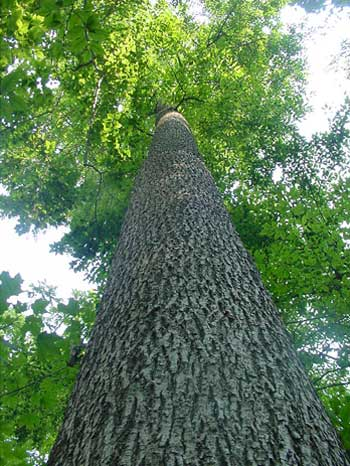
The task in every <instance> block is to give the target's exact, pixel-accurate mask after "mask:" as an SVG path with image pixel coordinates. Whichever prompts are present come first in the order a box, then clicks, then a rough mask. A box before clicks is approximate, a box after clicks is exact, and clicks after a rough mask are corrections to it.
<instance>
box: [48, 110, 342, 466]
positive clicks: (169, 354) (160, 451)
mask: <svg viewBox="0 0 350 466" xmlns="http://www.w3.org/2000/svg"><path fill="white" fill-rule="evenodd" d="M348 464H349V463H348V461H347V459H346V457H345V454H344V453H343V451H342V449H341V447H340V444H339V441H338V438H337V435H336V433H335V431H334V429H333V427H332V425H331V424H330V422H329V420H328V418H327V416H326V415H325V413H324V410H323V408H322V406H321V404H320V402H319V400H318V398H317V396H316V394H315V392H314V390H313V387H312V385H311V383H310V381H309V380H308V378H307V377H306V375H305V372H304V370H303V367H302V366H301V364H300V362H299V360H298V358H297V356H296V354H295V351H294V350H293V347H292V344H291V341H290V339H289V336H288V335H287V333H286V331H285V330H284V328H283V325H282V323H281V321H280V319H279V316H278V314H277V311H276V309H275V308H274V305H273V304H272V302H271V299H270V297H269V295H268V294H267V292H266V291H265V289H264V287H263V285H262V282H261V279H260V277H259V274H258V272H257V270H256V268H255V266H254V264H253V263H252V261H251V258H250V256H249V255H248V253H247V252H246V251H245V249H244V247H243V246H242V243H241V241H240V239H239V238H238V235H237V233H236V232H235V230H234V228H233V226H232V224H231V222H230V219H229V216H228V213H227V212H226V210H225V209H224V207H223V203H222V200H221V197H220V195H219V193H218V191H217V189H216V187H215V184H214V181H213V179H212V177H211V176H210V174H209V173H208V171H207V170H206V168H205V166H204V164H203V162H202V159H201V157H200V155H199V153H198V150H197V147H196V144H195V142H194V139H193V137H192V134H191V131H190V129H189V127H188V125H187V123H186V121H185V120H184V118H183V117H182V116H181V115H180V114H179V113H176V112H173V111H170V112H166V111H165V112H163V115H162V116H161V118H159V119H158V124H157V128H156V132H155V135H154V138H153V141H152V145H151V148H150V152H149V157H148V159H147V160H146V162H145V163H144V166H143V168H142V169H141V172H140V174H139V176H138V178H137V181H136V185H135V188H134V193H133V196H132V200H131V205H130V207H129V210H128V213H127V215H126V219H125V222H124V226H123V230H122V234H121V238H120V241H119V245H118V248H117V251H116V254H115V258H114V261H113V264H112V267H111V273H110V279H109V283H108V286H107V289H106V292H105V296H104V299H103V302H102V306H101V310H100V311H99V313H98V316H97V321H96V324H95V327H94V331H93V335H92V337H91V340H90V342H89V344H88V349H87V353H86V356H85V358H84V360H83V363H82V367H81V371H80V374H79V377H78V380H77V383H76V386H75V389H74V391H73V394H72V397H71V400H70V402H69V406H68V409H67V412H66V416H65V420H64V423H63V426H62V429H61V432H60V434H59V436H58V439H57V441H56V444H55V446H54V448H53V450H52V452H51V455H50V458H49V462H48V465H49V466H90V465H91V466H112V465H113V466H268V465H274V466H276V465H303V466H343V465H348Z"/></svg>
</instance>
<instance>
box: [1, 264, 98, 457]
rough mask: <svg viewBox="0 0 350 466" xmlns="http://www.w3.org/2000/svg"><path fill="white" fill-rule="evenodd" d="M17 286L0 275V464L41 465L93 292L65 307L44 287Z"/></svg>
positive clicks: (85, 331) (89, 318) (89, 317)
mask: <svg viewBox="0 0 350 466" xmlns="http://www.w3.org/2000/svg"><path fill="white" fill-rule="evenodd" d="M21 286H22V280H21V278H20V276H19V275H16V276H15V277H12V278H11V277H10V275H9V274H8V273H7V272H2V273H1V274H0V372H1V393H0V443H1V449H0V452H1V453H0V464H4V465H5V464H6V465H9V466H10V465H14V466H20V465H26V464H32V465H38V464H44V460H45V454H46V453H48V451H49V449H50V447H51V446H52V443H53V441H54V439H55V436H56V434H57V430H58V428H59V426H60V424H61V422H62V416H63V410H64V406H65V405H66V402H67V397H68V395H69V394H70V391H71V389H72V384H73V382H74V380H75V377H76V374H77V369H78V364H77V365H74V366H71V367H70V366H69V365H68V364H67V363H69V362H70V358H71V356H70V354H71V351H72V348H74V347H76V346H77V345H80V344H81V342H82V341H86V340H87V339H88V336H89V332H90V328H91V325H92V323H93V321H94V319H95V307H96V296H94V295H93V294H92V293H90V294H85V295H83V294H81V295H77V296H76V297H75V298H71V299H70V300H69V301H68V303H67V304H64V303H62V302H61V301H60V300H58V299H57V298H56V297H55V292H54V290H53V289H50V288H49V287H47V286H45V285H41V286H39V287H34V288H33V289H32V290H31V291H30V292H28V291H27V292H24V291H23V290H22V288H21ZM18 295H20V296H18Z"/></svg>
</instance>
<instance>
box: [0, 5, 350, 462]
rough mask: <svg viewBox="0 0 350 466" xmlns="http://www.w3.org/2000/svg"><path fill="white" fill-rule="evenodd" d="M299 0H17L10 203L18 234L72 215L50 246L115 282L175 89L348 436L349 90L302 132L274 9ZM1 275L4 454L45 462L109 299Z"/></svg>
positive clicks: (6, 178) (7, 134)
mask: <svg viewBox="0 0 350 466" xmlns="http://www.w3.org/2000/svg"><path fill="white" fill-rule="evenodd" d="M285 3H286V2H284V1H283V0H268V1H265V2H261V1H258V0H249V1H248V0H247V1H245V2H242V1H238V0H222V1H217V0H215V1H214V0H206V1H204V2H202V7H203V13H204V14H205V16H206V21H203V22H199V21H198V20H196V18H194V17H193V15H192V14H191V10H190V8H189V3H188V2H176V1H174V2H171V3H170V2H166V1H165V0H159V1H157V2H149V1H141V0H137V1H136V0H132V1H128V2H126V1H120V2H114V1H112V0H75V1H73V0H28V1H27V2H19V1H16V0H4V1H3V2H2V9H3V12H2V13H3V14H2V15H1V19H0V30H1V34H0V67H1V77H2V80H1V97H0V99H1V102H0V105H1V119H0V124H1V129H0V132H1V134H0V136H1V140H0V161H1V166H0V181H1V184H2V186H3V187H4V188H5V189H6V194H2V195H1V196H0V212H1V215H3V216H12V217H16V218H17V219H18V224H17V231H18V232H19V233H24V232H26V231H28V230H30V229H34V230H36V229H41V228H45V227H47V226H48V225H52V226H58V225H66V226H68V227H69V231H68V233H66V234H65V236H64V237H63V239H62V240H61V241H60V242H58V243H56V244H55V245H54V246H53V249H54V250H55V251H56V252H69V253H70V254H72V256H73V257H74V262H73V266H74V268H75V269H77V270H84V271H85V272H86V273H87V275H88V276H89V277H90V278H91V279H92V280H95V281H97V282H98V283H100V284H103V283H104V281H105V278H106V275H107V270H108V264H109V262H110V259H111V256H112V253H113V250H114V248H115V245H116V243H117V239H118V235H119V232H120V228H121V223H122V218H123V215H124V212H125V209H126V206H127V202H128V198H129V194H130V191H131V189H132V185H133V180H134V177H135V176H136V173H137V171H138V168H139V167H140V165H141V163H142V161H143V159H144V157H145V155H146V153H147V148H148V146H149V143H150V140H151V137H152V131H153V126H154V112H155V107H156V104H157V102H158V101H163V102H167V103H171V104H172V105H174V106H175V107H176V108H177V109H179V110H180V111H182V113H183V114H184V115H185V117H186V118H187V119H188V121H189V122H190V125H191V128H192V130H193V132H194V133H195V136H196V139H197V141H198V144H199V146H200V150H201V153H202V154H203V156H204V158H205V162H206V165H207V166H208V168H209V169H210V171H211V173H212V174H213V176H214V178H215V180H216V183H217V185H218V186H219V188H220V189H221V191H222V192H223V196H224V198H225V202H226V204H227V207H228V209H229V211H230V212H231V214H232V218H233V221H234V223H235V225H236V227H237V229H238V231H239V233H240V235H241V237H242V239H243V241H244V243H245V245H246V247H247V248H248V249H249V250H250V252H251V253H252V254H253V255H254V258H255V260H256V262H257V265H258V268H259V270H260V271H261V274H262V277H263V279H264V282H265V284H266V286H267V287H268V289H269V290H270V292H271V293H272V295H273V297H274V300H275V302H276V304H277V305H278V308H279V309H280V311H281V314H282V317H283V318H284V320H285V322H286V323H287V325H288V328H289V330H290V331H291V333H292V335H293V337H294V340H295V343H296V346H297V348H298V349H299V351H300V353H301V355H302V358H303V361H304V364H305V366H306V368H307V370H308V371H309V373H310V376H311V377H312V378H313V380H314V383H315V387H316V389H318V391H319V394H320V396H322V399H323V401H324V403H325V405H326V407H327V408H328V409H329V411H330V414H331V417H332V419H333V421H334V423H335V425H336V426H337V427H338V429H339V431H340V433H341V435H342V438H343V440H344V442H345V444H346V442H347V440H346V439H347V438H348V437H347V434H348V432H349V417H348V408H347V406H348V403H347V400H348V397H349V391H348V385H346V384H349V369H348V366H349V347H350V341H349V333H350V332H349V326H350V322H349V313H348V302H349V296H350V286H349V278H348V277H349V269H350V255H349V240H350V238H349V235H350V229H349V224H348V223H347V221H348V218H349V210H350V204H349V202H350V195H349V191H350V181H349V170H348V168H347V167H348V163H349V129H348V128H349V127H348V124H349V119H350V110H349V102H345V104H344V106H343V108H342V109H340V110H339V112H338V114H337V115H336V117H335V118H334V120H333V122H332V124H331V128H330V131H329V132H327V133H324V134H315V135H314V136H313V137H312V138H311V140H306V139H305V138H303V137H302V136H300V134H299V133H298V130H297V123H298V121H299V120H300V119H301V117H302V116H303V114H304V112H305V109H306V105H305V102H304V87H303V86H304V64H303V59H302V54H301V40H300V39H301V37H300V35H299V34H297V33H296V32H295V31H293V30H290V31H287V32H286V31H285V30H284V29H283V28H282V27H281V25H280V22H279V19H278V14H279V10H280V8H281V7H282V6H283V5H284V4H285ZM304 3H305V2H304ZM309 3H310V2H309ZM314 3H315V2H314ZM278 171H279V172H280V173H281V179H279V180H278V181H277V180H276V173H277V172H278ZM11 287H12V288H11ZM1 290H2V293H4V294H3V295H0V296H3V298H2V301H1V302H2V308H1V309H2V311H3V312H2V315H1V319H3V321H2V324H1V325H2V326H3V327H0V328H1V332H2V338H3V343H2V345H3V346H2V348H3V351H4V355H3V356H2V359H1V364H3V365H4V366H3V367H4V371H6V372H5V374H6V377H5V386H4V392H6V393H7V392H12V391H14V393H13V396H12V395H6V396H3V397H2V398H1V400H2V401H3V403H4V404H3V408H2V411H1V415H2V416H3V417H4V420H5V422H4V426H5V431H4V432H3V434H2V435H3V437H2V440H3V442H4V445H5V447H6V452H5V454H6V462H7V464H11V461H12V464H40V461H41V460H40V458H39V459H33V458H34V456H35V455H38V454H39V453H38V452H40V455H44V454H45V452H46V451H47V449H48V448H49V445H50V443H51V442H52V439H53V437H54V435H55V431H56V429H57V426H58V425H59V423H60V419H61V417H62V408H63V405H64V401H63V400H65V399H66V396H67V393H68V392H69V389H70V387H71V383H72V380H73V379H74V376H75V374H76V367H75V366H74V367H67V360H68V359H69V354H68V353H69V350H70V349H69V348H70V346H71V345H76V344H78V343H79V342H80V340H81V338H83V339H85V338H87V335H88V329H89V328H90V325H91V322H92V320H93V314H94V311H93V310H94V307H95V303H96V299H97V298H96V297H94V296H77V297H76V299H73V300H72V301H70V303H68V304H67V305H64V304H63V303H61V302H59V300H58V299H57V298H56V297H55V296H54V295H52V292H51V291H48V290H47V289H46V288H45V287H44V288H43V287H42V288H40V289H37V290H34V291H35V296H33V297H32V298H31V299H32V300H31V301H30V302H20V301H18V302H17V303H15V304H8V301H7V300H8V298H9V297H10V296H17V295H18V293H20V279H19V277H17V278H16V277H15V278H14V279H11V278H10V277H9V276H8V275H6V274H2V275H1ZM3 290H5V291H3ZM6 290H7V291H6ZM33 299H34V301H33ZM11 302H12V301H11ZM73 309H74V310H75V311H73ZM43 348H44V349H43ZM55 371H62V372H55ZM22 386H26V388H25V389H23V390H19V389H20V387H22ZM325 387H326V388H325ZM327 387H328V388H327ZM16 398H17V402H15V401H14V400H15V399H16ZM47 400H49V401H47ZM50 400H51V401H50ZM46 405H48V406H46ZM40 411H41V412H40ZM38 412H39V413H40V422H39V416H38ZM22 418H23V419H22ZM6 426H8V427H7V430H6ZM346 445H347V446H348V447H349V445H348V444H346ZM27 451H30V452H32V453H31V458H32V459H28V460H25V457H26V452H27ZM11 455H12V456H11ZM27 456H28V455H27ZM26 461H27V462H26ZM28 461H29V463H28ZM30 461H31V463H30ZM21 462H22V463H21Z"/></svg>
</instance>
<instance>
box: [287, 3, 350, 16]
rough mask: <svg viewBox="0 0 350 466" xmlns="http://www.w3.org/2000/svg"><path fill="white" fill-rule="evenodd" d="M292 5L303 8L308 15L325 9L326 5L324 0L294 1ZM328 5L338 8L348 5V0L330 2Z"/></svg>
mask: <svg viewBox="0 0 350 466" xmlns="http://www.w3.org/2000/svg"><path fill="white" fill-rule="evenodd" d="M292 3H293V4H297V5H299V6H301V7H303V8H304V10H305V11H307V12H309V13H315V12H318V11H319V10H321V9H323V8H325V7H326V4H327V2H326V0H294V1H293V2H292ZM330 3H331V6H333V7H338V8H341V7H345V6H349V5H350V2H349V0H331V2H330Z"/></svg>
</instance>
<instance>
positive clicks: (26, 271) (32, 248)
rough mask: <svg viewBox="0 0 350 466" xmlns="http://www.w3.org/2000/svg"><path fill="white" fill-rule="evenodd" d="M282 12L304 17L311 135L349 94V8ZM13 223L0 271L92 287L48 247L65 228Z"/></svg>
mask: <svg viewBox="0 0 350 466" xmlns="http://www.w3.org/2000/svg"><path fill="white" fill-rule="evenodd" d="M281 17H282V20H283V22H284V24H286V25H287V24H294V25H296V26H298V25H300V24H301V23H302V22H304V23H305V25H306V28H307V38H306V40H305V43H304V46H305V54H306V58H307V61H308V83H307V95H308V98H309V104H310V105H311V107H312V110H311V112H310V113H309V114H308V115H307V117H306V118H305V120H304V121H303V122H302V123H301V125H300V131H301V133H302V134H304V135H305V136H306V137H309V136H310V135H311V134H312V133H313V132H316V131H323V130H325V129H327V127H328V119H329V118H330V117H331V116H332V115H334V112H335V111H336V109H337V108H338V107H339V105H340V104H341V103H342V102H343V100H344V95H345V93H346V92H347V93H348V95H350V82H349V80H346V79H345V71H344V70H341V69H339V67H338V68H336V67H335V66H334V65H331V63H332V62H333V61H334V57H335V56H336V55H337V54H338V53H339V51H340V44H341V41H342V40H343V39H349V40H350V27H349V24H350V8H344V9H343V11H342V12H339V11H338V13H331V8H330V7H329V6H328V7H327V8H326V9H325V10H324V11H322V12H320V13H317V14H315V13H312V14H310V13H309V14H306V13H305V11H304V10H303V9H302V8H300V7H296V6H294V7H290V6H288V7H286V8H285V9H284V10H283V12H282V15H281ZM276 175H277V176H278V173H277V174H276ZM0 192H1V188H0ZM15 224H16V221H15V220H14V219H9V220H8V219H3V220H0V272H1V271H3V270H7V271H8V272H10V274H11V275H12V276H13V275H16V274H17V273H20V275H21V276H22V278H23V279H24V288H26V287H28V286H29V285H30V284H31V283H38V282H43V281H46V282H47V283H48V284H49V285H53V286H55V287H57V295H58V296H59V297H61V298H63V299H68V298H69V296H71V294H72V290H74V289H78V290H89V289H92V288H93V285H92V284H90V283H88V282H87V281H85V280H84V275H83V273H75V272H73V270H72V269H70V267H69V262H70V260H71V258H70V257H69V256H68V255H56V254H53V253H50V244H51V243H53V242H55V241H58V240H59V239H60V238H61V236H62V235H63V234H64V229H63V228H58V229H55V228H48V229H47V230H46V231H45V232H41V233H39V234H37V235H36V236H34V235H33V234H25V235H22V236H18V235H17V234H16V232H15V230H14V227H15Z"/></svg>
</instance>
